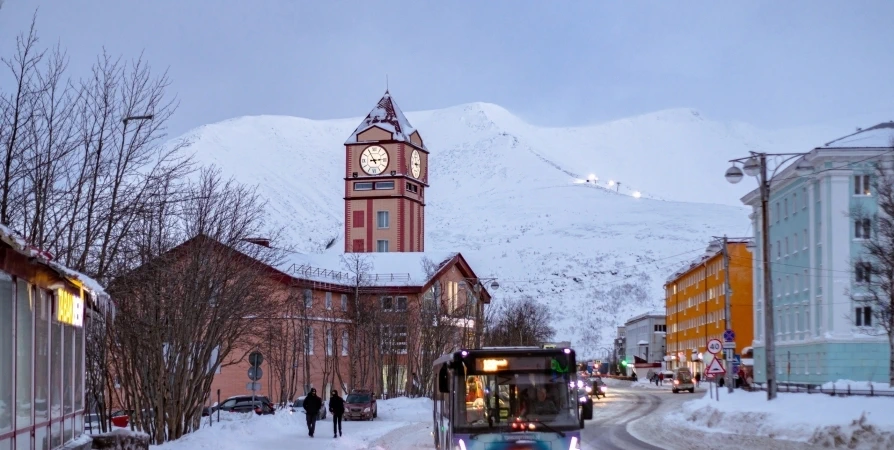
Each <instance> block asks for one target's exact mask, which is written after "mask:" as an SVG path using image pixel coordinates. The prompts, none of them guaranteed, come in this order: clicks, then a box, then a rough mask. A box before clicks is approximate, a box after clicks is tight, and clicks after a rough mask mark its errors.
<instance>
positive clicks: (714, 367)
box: [705, 358, 726, 375]
mask: <svg viewBox="0 0 894 450" xmlns="http://www.w3.org/2000/svg"><path fill="white" fill-rule="evenodd" d="M705 373H706V374H708V375H723V374H725V373H726V369H724V368H723V364H720V360H719V359H717V358H714V359H712V360H711V363H710V364H708V368H707V369H705Z"/></svg>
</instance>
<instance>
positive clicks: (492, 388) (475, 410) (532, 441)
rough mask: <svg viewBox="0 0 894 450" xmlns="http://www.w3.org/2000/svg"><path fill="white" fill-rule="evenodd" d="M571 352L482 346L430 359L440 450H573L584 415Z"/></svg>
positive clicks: (435, 427)
mask: <svg viewBox="0 0 894 450" xmlns="http://www.w3.org/2000/svg"><path fill="white" fill-rule="evenodd" d="M576 368H577V364H576V362H575V355H574V350H572V349H570V348H552V349H543V348H539V347H485V348H481V349H469V350H462V351H458V352H455V353H449V354H446V355H443V356H441V357H440V358H438V359H437V360H436V361H435V362H434V367H433V369H434V370H433V374H434V375H435V379H436V384H437V389H435V391H436V392H435V396H434V408H433V419H434V427H433V432H432V434H433V436H434V441H435V448H437V449H438V450H478V449H530V450H540V449H542V450H559V449H561V450H576V449H579V448H580V433H581V429H582V428H583V426H584V421H583V419H582V418H581V415H580V409H579V403H580V400H579V399H580V398H581V397H580V394H579V390H578V389H579V384H578V383H577V370H576Z"/></svg>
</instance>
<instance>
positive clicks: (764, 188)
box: [759, 153, 776, 400]
mask: <svg viewBox="0 0 894 450" xmlns="http://www.w3.org/2000/svg"><path fill="white" fill-rule="evenodd" d="M759 157H760V168H761V172H760V180H759V181H760V191H761V256H762V258H761V259H762V260H763V261H762V262H763V264H762V266H763V267H761V268H762V269H763V273H764V346H765V347H764V348H766V355H767V400H773V399H775V398H776V379H775V378H776V336H775V332H776V328H775V325H774V323H773V322H774V320H773V319H774V317H773V314H774V312H775V311H774V309H773V289H772V287H771V284H770V283H771V282H772V278H771V275H770V217H769V216H768V213H769V209H770V208H769V206H768V203H770V180H768V179H767V154H766V153H760V154H759ZM774 173H775V172H774Z"/></svg>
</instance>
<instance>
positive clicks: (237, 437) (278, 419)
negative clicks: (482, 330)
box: [150, 398, 432, 450]
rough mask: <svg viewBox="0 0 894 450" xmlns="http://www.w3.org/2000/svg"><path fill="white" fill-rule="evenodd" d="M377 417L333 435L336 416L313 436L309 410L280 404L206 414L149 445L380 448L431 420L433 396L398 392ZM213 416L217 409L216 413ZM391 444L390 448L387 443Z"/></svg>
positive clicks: (173, 448) (219, 449)
mask: <svg viewBox="0 0 894 450" xmlns="http://www.w3.org/2000/svg"><path fill="white" fill-rule="evenodd" d="M378 407H379V417H378V418H377V419H376V420H373V421H367V422H353V421H345V422H343V423H342V430H343V433H344V436H343V437H340V438H338V439H333V437H332V420H331V419H329V418H328V417H327V419H326V420H322V421H319V422H317V430H316V433H315V435H314V437H313V438H311V437H310V436H308V435H307V425H306V423H305V416H304V414H301V413H300V412H296V413H294V414H289V410H288V409H285V410H278V411H277V413H276V414H274V415H271V416H258V415H256V414H238V413H226V414H225V413H221V414H220V422H216V421H215V422H214V423H213V424H212V425H211V426H210V427H209V426H208V418H207V417H206V418H205V421H204V423H203V426H202V429H200V430H198V431H196V432H193V433H190V434H188V435H186V436H184V437H182V438H180V439H178V440H176V441H173V442H168V443H166V444H163V445H158V446H150V448H151V449H159V450H187V449H189V450H192V449H214V450H244V449H246V448H261V449H280V448H314V449H351V450H357V449H367V448H381V447H380V446H378V445H376V444H375V443H376V441H378V440H379V439H381V438H382V437H383V436H385V435H386V434H388V433H390V432H392V431H395V430H398V429H400V428H403V427H414V428H415V427H418V426H419V425H420V424H421V423H427V422H429V421H430V420H431V408H432V404H431V400H429V399H408V398H395V399H390V400H380V401H379V402H378ZM214 417H215V420H216V418H217V414H216V413H215V415H214ZM389 450H391V449H390V448H389Z"/></svg>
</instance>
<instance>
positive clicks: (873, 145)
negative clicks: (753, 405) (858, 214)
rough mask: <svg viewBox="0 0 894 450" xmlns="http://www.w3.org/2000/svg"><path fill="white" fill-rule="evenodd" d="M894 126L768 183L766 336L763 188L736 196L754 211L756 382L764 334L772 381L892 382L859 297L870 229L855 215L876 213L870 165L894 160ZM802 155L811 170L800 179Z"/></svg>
mask: <svg viewBox="0 0 894 450" xmlns="http://www.w3.org/2000/svg"><path fill="white" fill-rule="evenodd" d="M892 142H894V122H886V123H881V124H878V125H876V126H874V127H872V128H868V129H865V130H858V131H857V132H856V133H854V134H851V135H849V136H845V137H843V138H840V139H836V140H834V141H831V142H829V143H827V144H825V145H823V146H822V147H818V148H815V149H813V150H812V151H810V152H809V153H808V154H806V155H805V156H802V157H800V158H799V159H797V160H795V161H794V162H792V163H791V164H789V165H788V166H787V167H786V168H785V169H783V170H780V171H779V173H777V174H776V176H775V177H774V178H773V180H772V182H771V184H770V189H771V190H770V202H769V205H768V206H769V208H768V209H769V214H768V215H769V219H770V222H769V224H770V227H769V228H770V229H769V244H770V255H769V256H770V271H771V277H772V279H773V283H772V295H773V296H774V302H775V303H774V305H773V306H774V314H775V316H774V319H775V320H774V328H775V329H774V330H764V301H763V269H762V265H761V264H760V261H761V260H762V255H761V254H760V249H761V248H762V247H761V245H762V240H763V239H764V236H762V235H761V232H760V230H761V217H760V192H759V190H758V189H755V190H753V191H752V192H750V193H748V194H747V195H746V196H744V197H743V198H742V202H743V203H745V204H746V205H748V206H751V207H752V214H751V216H750V218H751V220H752V226H753V229H754V230H756V232H755V240H756V243H757V248H756V250H755V258H756V259H757V260H756V261H755V264H754V267H755V270H754V305H755V306H754V315H755V317H754V319H755V320H754V324H755V330H754V336H755V339H754V343H753V349H754V380H755V381H756V382H759V383H764V382H766V380H767V373H766V351H765V347H764V338H765V333H766V332H772V333H774V334H775V337H776V368H777V373H776V376H775V379H776V381H777V383H781V384H785V383H792V384H813V385H816V384H823V383H826V382H830V381H837V380H855V381H876V382H886V381H887V380H888V367H889V359H890V351H889V344H888V340H887V336H886V335H885V332H884V329H882V328H881V327H880V326H878V324H876V323H875V318H874V317H872V309H871V306H870V305H868V304H866V303H863V302H860V301H859V293H860V291H861V289H862V283H861V282H862V281H864V280H863V273H862V272H861V271H855V270H854V262H855V261H857V258H859V256H860V254H861V252H862V249H863V242H865V239H867V238H869V237H870V233H871V224H870V223H864V222H863V221H860V220H858V219H857V218H855V216H854V215H852V212H853V211H854V210H855V208H860V209H862V210H863V211H866V212H869V213H873V212H875V210H876V209H877V205H876V203H875V198H874V197H873V195H872V179H873V177H874V164H875V163H876V162H880V161H891V157H892V156H894V155H892V152H894V147H892V146H894V143H892ZM800 159H806V160H807V161H809V162H810V164H812V165H813V167H814V170H813V173H812V174H808V175H798V174H797V173H796V171H795V167H797V165H798V164H799V162H801V161H800Z"/></svg>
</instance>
